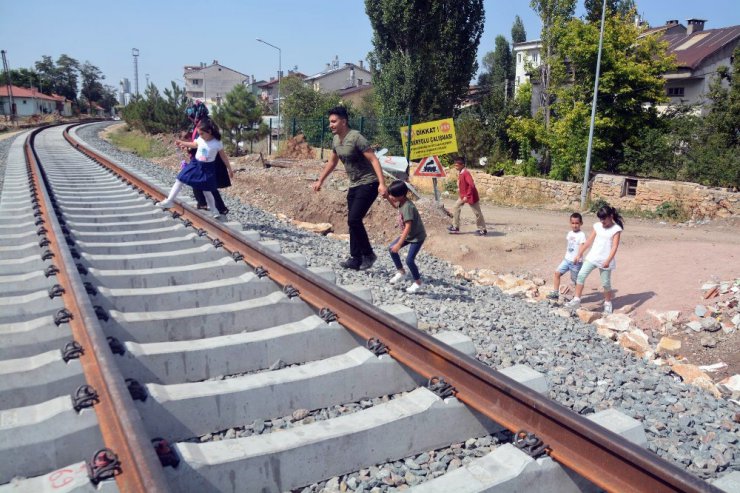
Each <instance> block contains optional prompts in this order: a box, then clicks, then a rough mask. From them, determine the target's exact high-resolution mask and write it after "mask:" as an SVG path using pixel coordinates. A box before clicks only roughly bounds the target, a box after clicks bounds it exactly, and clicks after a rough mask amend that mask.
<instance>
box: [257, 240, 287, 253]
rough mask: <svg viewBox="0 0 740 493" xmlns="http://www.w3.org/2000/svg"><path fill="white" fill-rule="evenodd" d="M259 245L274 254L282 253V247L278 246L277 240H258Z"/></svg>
mask: <svg viewBox="0 0 740 493" xmlns="http://www.w3.org/2000/svg"><path fill="white" fill-rule="evenodd" d="M259 243H260V245H262V246H263V247H265V248H267V249H268V250H271V251H273V252H275V253H280V252H281V251H282V247H281V246H280V242H279V241H277V240H260V242H259Z"/></svg>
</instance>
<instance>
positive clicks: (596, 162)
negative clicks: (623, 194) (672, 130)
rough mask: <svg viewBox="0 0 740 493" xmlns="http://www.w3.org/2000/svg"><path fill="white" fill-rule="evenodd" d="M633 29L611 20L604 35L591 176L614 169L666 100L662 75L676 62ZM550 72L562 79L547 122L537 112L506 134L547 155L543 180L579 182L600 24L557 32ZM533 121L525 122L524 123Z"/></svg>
mask: <svg viewBox="0 0 740 493" xmlns="http://www.w3.org/2000/svg"><path fill="white" fill-rule="evenodd" d="M638 34H639V31H638V28H637V27H636V26H635V25H634V23H633V22H631V20H630V19H629V18H628V17H627V16H621V15H615V16H609V17H607V20H606V25H605V32H604V46H603V53H602V62H601V63H602V65H601V77H600V81H599V94H598V99H597V116H596V121H595V130H594V154H593V162H592V169H593V170H594V171H618V170H619V165H620V163H622V161H623V159H624V151H625V148H627V147H629V146H630V144H629V142H628V141H629V138H630V136H633V135H637V134H641V133H644V132H645V130H646V129H649V128H655V127H656V126H657V125H658V124H659V123H658V118H657V114H656V112H655V110H654V107H655V105H656V104H657V103H661V102H663V101H665V100H666V96H665V89H664V81H663V79H662V77H661V74H663V73H665V72H668V71H670V70H671V69H672V68H673V67H674V62H673V60H672V59H671V58H669V57H668V56H667V55H666V53H665V44H664V43H661V42H659V41H658V39H657V37H655V36H647V37H643V38H639V39H638ZM551 35H552V37H553V39H555V40H556V44H555V45H554V46H553V54H554V55H553V56H552V57H551V59H550V66H551V68H550V70H551V73H552V77H553V80H559V81H563V83H561V84H560V85H558V86H556V87H554V88H553V90H552V95H553V104H552V110H553V113H552V115H553V118H552V120H551V122H550V123H551V124H550V126H548V125H547V124H546V120H545V114H544V112H541V113H540V114H538V115H536V116H535V118H534V119H530V118H528V117H524V116H521V117H517V118H512V119H510V125H511V127H512V129H511V132H510V133H511V135H512V136H513V137H514V138H516V139H525V140H526V141H527V143H529V144H530V145H531V147H532V149H534V150H537V151H539V152H540V154H541V155H543V156H544V155H549V156H550V157H551V167H550V168H549V169H548V172H549V175H550V176H551V177H553V178H558V179H571V180H572V179H579V180H580V179H581V178H582V176H583V163H584V161H585V154H586V144H587V137H588V126H589V119H590V103H591V98H592V96H593V92H592V91H593V86H594V75H595V66H596V58H597V49H598V41H599V26H598V25H597V24H592V23H586V22H584V21H582V20H579V19H571V20H570V21H569V22H566V23H564V24H562V25H560V26H556V27H555V28H554V29H553V30H552V32H551ZM528 120H531V121H528Z"/></svg>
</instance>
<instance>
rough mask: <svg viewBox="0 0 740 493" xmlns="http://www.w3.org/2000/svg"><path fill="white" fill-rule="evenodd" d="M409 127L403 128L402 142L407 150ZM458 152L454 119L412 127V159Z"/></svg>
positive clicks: (418, 124)
mask: <svg viewBox="0 0 740 493" xmlns="http://www.w3.org/2000/svg"><path fill="white" fill-rule="evenodd" d="M408 129H409V127H401V141H402V142H403V148H404V149H406V146H407V144H406V140H407V137H408ZM453 152H457V137H456V136H455V122H454V121H453V120H452V118H445V119H444V120H434V121H432V122H425V123H417V124H416V125H411V159H418V158H423V157H427V156H440V155H442V154H451V153H453Z"/></svg>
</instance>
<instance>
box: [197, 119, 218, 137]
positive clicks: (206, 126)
mask: <svg viewBox="0 0 740 493" xmlns="http://www.w3.org/2000/svg"><path fill="white" fill-rule="evenodd" d="M198 130H205V131H206V132H208V133H209V134H211V135H213V137H214V138H215V139H216V140H221V131H220V130H219V129H218V126H216V124H215V123H213V120H211V119H210V118H204V119H202V120H201V121H199V122H198ZM199 133H200V132H199Z"/></svg>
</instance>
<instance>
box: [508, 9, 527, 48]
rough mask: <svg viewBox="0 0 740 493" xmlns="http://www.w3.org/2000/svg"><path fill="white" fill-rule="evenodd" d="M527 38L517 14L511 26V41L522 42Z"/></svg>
mask: <svg viewBox="0 0 740 493" xmlns="http://www.w3.org/2000/svg"><path fill="white" fill-rule="evenodd" d="M526 40H527V31H525V30H524V23H523V22H522V19H521V17H519V16H518V15H517V16H516V17H514V24H512V26H511V42H512V44H513V43H523V42H525V41H526Z"/></svg>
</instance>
